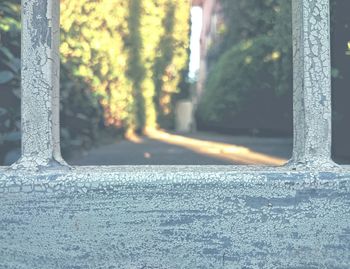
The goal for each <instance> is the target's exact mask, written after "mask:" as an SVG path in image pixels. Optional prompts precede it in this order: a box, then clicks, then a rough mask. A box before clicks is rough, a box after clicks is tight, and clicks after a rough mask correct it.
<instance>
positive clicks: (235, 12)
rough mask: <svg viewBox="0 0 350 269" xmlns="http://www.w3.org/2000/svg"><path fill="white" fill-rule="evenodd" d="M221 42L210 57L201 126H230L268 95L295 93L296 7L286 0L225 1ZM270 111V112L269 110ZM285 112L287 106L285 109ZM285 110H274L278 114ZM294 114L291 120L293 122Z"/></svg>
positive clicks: (261, 105) (261, 107) (259, 106)
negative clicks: (293, 16)
mask: <svg viewBox="0 0 350 269" xmlns="http://www.w3.org/2000/svg"><path fill="white" fill-rule="evenodd" d="M221 2H222V6H223V12H224V15H225V18H226V25H225V31H223V33H222V36H221V41H220V42H218V44H217V45H216V46H215V47H213V48H212V50H211V51H210V53H209V63H210V65H209V70H210V72H209V74H208V78H207V83H206V89H205V91H204V94H203V96H202V99H201V102H200V104H199V108H198V117H199V120H200V121H202V122H207V123H209V124H215V125H223V126H224V125H231V124H232V120H233V119H234V118H235V117H237V116H240V115H241V114H242V113H243V111H244V110H245V108H246V107H249V106H250V104H251V103H252V102H256V103H254V107H255V108H254V109H255V111H252V112H251V113H256V114H257V117H259V116H260V115H259V113H260V110H264V109H265V110H268V109H270V107H266V105H267V104H266V103H265V104H264V103H263V102H259V100H256V98H255V97H256V96H261V95H262V94H263V93H264V94H266V96H267V97H268V98H270V99H271V104H273V100H274V99H275V97H281V96H286V95H288V94H290V92H291V91H292V37H291V32H292V30H291V3H290V1H285V0H246V1H240V0H222V1H221ZM264 106H265V107H264ZM282 108H283V106H282ZM282 112H283V111H277V110H276V111H275V113H276V115H279V113H280V114H282ZM291 117H292V115H290V116H289V120H291Z"/></svg>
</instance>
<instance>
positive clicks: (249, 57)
mask: <svg viewBox="0 0 350 269" xmlns="http://www.w3.org/2000/svg"><path fill="white" fill-rule="evenodd" d="M252 62H253V57H252V56H247V57H245V59H244V63H245V64H246V65H248V64H251V63H252Z"/></svg>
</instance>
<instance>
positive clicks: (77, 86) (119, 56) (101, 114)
mask: <svg viewBox="0 0 350 269" xmlns="http://www.w3.org/2000/svg"><path fill="white" fill-rule="evenodd" d="M60 3H61V48H60V50H61V126H62V128H61V137H62V147H63V151H64V155H67V153H69V152H70V151H71V150H72V149H74V148H87V147H90V146H91V145H92V144H94V143H95V142H96V140H97V139H98V134H99V129H101V127H108V126H111V127H112V128H114V127H116V128H118V129H120V130H124V131H126V130H131V131H136V130H142V129H144V128H147V127H151V128H154V127H156V126H157V125H158V124H159V122H160V121H159V122H157V119H160V118H161V117H162V116H164V115H165V116H166V117H163V118H162V122H161V123H162V124H164V125H167V126H168V125H169V123H168V122H170V121H171V120H172V114H173V108H172V102H173V101H172V100H173V99H174V98H173V97H174V96H175V94H177V93H179V92H181V89H180V87H179V85H183V80H182V78H183V73H184V70H186V69H187V66H188V43H189V34H188V33H189V11H190V1H189V0H184V1H175V0H152V1H142V0H130V1H124V0H99V1H85V0H61V1H60ZM19 17H20V0H2V1H1V2H0V35H1V36H0V37H1V38H0V147H1V149H2V150H1V151H2V152H4V153H6V151H7V148H9V149H10V148H11V147H13V144H11V145H10V144H9V143H8V142H7V141H8V140H9V139H7V137H11V141H13V140H16V139H14V137H17V140H16V141H15V144H16V145H17V146H18V145H19V138H20V136H19V135H14V134H18V132H19V129H20V113H19V111H20V105H19V102H20V99H19V98H20V73H19V72H20V60H19V57H20V18H19ZM158 112H159V113H158ZM159 115H160V116H159ZM163 119H165V120H163ZM11 143H13V142H11ZM5 144H6V146H5ZM1 161H2V160H1V156H0V163H1Z"/></svg>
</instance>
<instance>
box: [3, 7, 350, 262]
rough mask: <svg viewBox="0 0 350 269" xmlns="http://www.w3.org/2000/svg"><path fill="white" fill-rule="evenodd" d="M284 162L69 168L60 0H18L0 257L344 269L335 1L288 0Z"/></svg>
mask: <svg viewBox="0 0 350 269" xmlns="http://www.w3.org/2000/svg"><path fill="white" fill-rule="evenodd" d="M292 2H293V45H294V56H293V58H294V149H293V157H292V159H291V161H290V162H289V163H288V165H286V166H284V167H258V166H204V167H203V166H200V167H199V166H111V167H70V166H68V165H67V164H66V163H65V162H64V160H63V159H62V157H61V153H60V143H59V50H58V48H59V0H22V28H23V29H22V157H21V159H20V160H19V161H18V162H17V163H15V164H14V165H12V166H11V167H2V168H0V241H1V243H0V267H1V268H326V267H327V268H349V267H350V225H349V219H350V209H349V205H350V169H349V167H348V166H338V165H336V164H335V163H333V161H332V160H331V77H330V74H331V70H330V34H329V28H330V27H329V0H293V1H292Z"/></svg>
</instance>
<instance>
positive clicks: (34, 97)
mask: <svg viewBox="0 0 350 269" xmlns="http://www.w3.org/2000/svg"><path fill="white" fill-rule="evenodd" d="M59 6H60V3H59V0H22V57H21V58H22V101H21V109H22V157H21V159H20V160H19V161H18V162H17V163H16V164H15V165H14V167H17V168H19V167H25V168H28V167H34V168H40V167H55V166H61V165H65V162H64V161H63V159H62V157H61V152H60V135H59V69H60V58H59V38H60V31H59V28H60V27H59V16H60V9H59Z"/></svg>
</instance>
